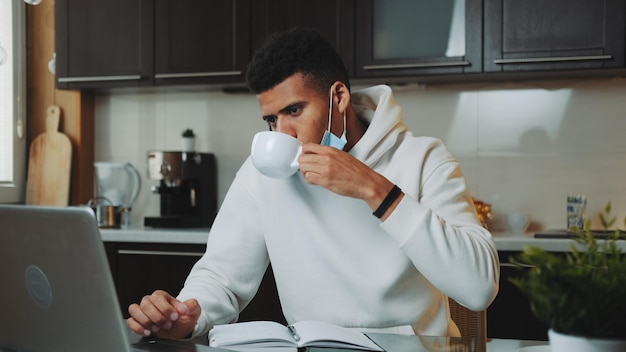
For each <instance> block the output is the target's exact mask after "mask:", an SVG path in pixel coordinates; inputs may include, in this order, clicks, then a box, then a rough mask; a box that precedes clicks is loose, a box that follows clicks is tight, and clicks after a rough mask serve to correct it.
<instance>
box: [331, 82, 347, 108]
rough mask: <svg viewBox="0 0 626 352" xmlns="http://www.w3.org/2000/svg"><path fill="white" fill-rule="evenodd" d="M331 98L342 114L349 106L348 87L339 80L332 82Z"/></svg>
mask: <svg viewBox="0 0 626 352" xmlns="http://www.w3.org/2000/svg"><path fill="white" fill-rule="evenodd" d="M333 100H334V103H335V105H337V109H338V110H339V112H340V113H342V114H343V112H344V111H346V110H347V109H348V106H350V89H348V86H346V85H345V84H344V83H343V82H341V81H336V82H335V83H333Z"/></svg>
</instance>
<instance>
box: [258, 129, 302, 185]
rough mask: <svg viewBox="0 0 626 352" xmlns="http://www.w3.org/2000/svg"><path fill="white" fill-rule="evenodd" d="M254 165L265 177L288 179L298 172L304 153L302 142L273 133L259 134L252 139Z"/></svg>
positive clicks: (286, 135)
mask: <svg viewBox="0 0 626 352" xmlns="http://www.w3.org/2000/svg"><path fill="white" fill-rule="evenodd" d="M250 153H251V154H252V163H253V164H254V166H255V167H256V168H257V170H259V172H261V173H262V174H263V175H265V176H268V177H272V178H287V177H289V176H291V175H293V174H295V173H296V171H298V168H299V167H300V164H299V163H298V157H299V156H300V154H301V153H302V144H301V143H300V141H299V140H298V139H296V138H294V137H292V136H290V135H288V134H285V133H281V132H273V131H263V132H258V133H257V134H255V135H254V139H252V147H251V150H250Z"/></svg>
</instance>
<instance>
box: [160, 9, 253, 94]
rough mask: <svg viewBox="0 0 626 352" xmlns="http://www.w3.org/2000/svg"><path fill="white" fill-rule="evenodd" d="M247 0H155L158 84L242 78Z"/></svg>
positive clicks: (246, 55) (246, 44)
mask: <svg viewBox="0 0 626 352" xmlns="http://www.w3.org/2000/svg"><path fill="white" fill-rule="evenodd" d="M249 3H250V2H249V1H248V0H245V1H243V0H211V1H206V0H156V1H155V33H154V37H155V43H154V66H155V70H154V79H155V84H156V85H168V84H194V83H205V84H206V83H208V84H210V83H229V82H232V83H237V82H243V81H244V72H245V69H246V65H247V64H248V60H249V58H250V54H249V52H250V37H249V36H250V4H249Z"/></svg>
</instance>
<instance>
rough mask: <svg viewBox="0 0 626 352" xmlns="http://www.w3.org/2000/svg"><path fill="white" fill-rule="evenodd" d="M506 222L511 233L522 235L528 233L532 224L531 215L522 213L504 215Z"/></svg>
mask: <svg viewBox="0 0 626 352" xmlns="http://www.w3.org/2000/svg"><path fill="white" fill-rule="evenodd" d="M504 221H505V222H506V227H507V229H508V230H509V232H510V233H512V234H514V235H520V234H523V233H524V232H526V229H527V228H528V225H529V224H530V215H529V214H527V213H522V212H512V213H508V214H505V215H504Z"/></svg>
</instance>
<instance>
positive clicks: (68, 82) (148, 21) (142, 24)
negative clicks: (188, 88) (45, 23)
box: [55, 0, 153, 88]
mask: <svg viewBox="0 0 626 352" xmlns="http://www.w3.org/2000/svg"><path fill="white" fill-rule="evenodd" d="M152 6H153V4H152V1H149V0H107V1H99V0H56V1H55V17H56V19H55V24H56V27H55V28H56V30H55V41H56V79H57V87H58V88H86V87H89V88H99V87H109V86H116V87H124V86H140V85H149V84H151V83H152V38H151V33H152V23H153V22H152V15H151V14H152Z"/></svg>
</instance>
